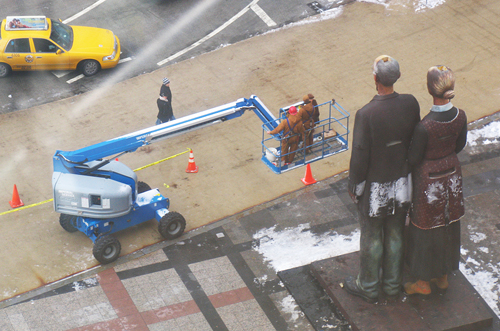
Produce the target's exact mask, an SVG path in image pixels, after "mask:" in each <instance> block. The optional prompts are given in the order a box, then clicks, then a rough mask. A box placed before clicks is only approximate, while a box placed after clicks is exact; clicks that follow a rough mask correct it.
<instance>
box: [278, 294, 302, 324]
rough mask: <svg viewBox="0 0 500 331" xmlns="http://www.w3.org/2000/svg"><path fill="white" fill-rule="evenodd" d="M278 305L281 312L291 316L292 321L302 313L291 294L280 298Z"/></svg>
mask: <svg viewBox="0 0 500 331" xmlns="http://www.w3.org/2000/svg"><path fill="white" fill-rule="evenodd" d="M280 305H281V308H282V311H283V312H285V313H288V314H290V315H291V316H292V317H291V320H292V321H296V320H297V319H298V318H299V317H301V316H303V315H304V313H303V312H302V310H301V309H300V308H299V306H298V305H297V303H296V302H295V299H294V298H293V297H292V296H291V295H288V296H286V297H284V298H283V300H281V302H280Z"/></svg>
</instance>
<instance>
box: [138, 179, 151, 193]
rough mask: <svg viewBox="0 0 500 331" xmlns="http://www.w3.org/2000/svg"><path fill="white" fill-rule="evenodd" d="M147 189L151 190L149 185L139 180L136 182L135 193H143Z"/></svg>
mask: <svg viewBox="0 0 500 331" xmlns="http://www.w3.org/2000/svg"><path fill="white" fill-rule="evenodd" d="M149 190H151V186H149V185H148V184H146V183H144V182H141V181H138V182H137V193H143V192H147V191H149Z"/></svg>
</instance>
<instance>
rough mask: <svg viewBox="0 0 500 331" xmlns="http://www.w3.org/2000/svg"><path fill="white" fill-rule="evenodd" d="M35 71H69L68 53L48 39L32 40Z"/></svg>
mask: <svg viewBox="0 0 500 331" xmlns="http://www.w3.org/2000/svg"><path fill="white" fill-rule="evenodd" d="M33 45H34V47H35V63H36V70H67V69H69V55H68V53H67V52H66V51H65V50H63V49H62V48H61V47H59V46H58V45H57V44H55V43H54V42H52V41H51V40H50V39H44V38H33Z"/></svg>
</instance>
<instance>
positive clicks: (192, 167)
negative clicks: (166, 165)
mask: <svg viewBox="0 0 500 331" xmlns="http://www.w3.org/2000/svg"><path fill="white" fill-rule="evenodd" d="M186 172H191V173H193V172H198V167H197V166H196V163H194V155H193V150H192V149H191V150H189V163H188V166H187V168H186Z"/></svg>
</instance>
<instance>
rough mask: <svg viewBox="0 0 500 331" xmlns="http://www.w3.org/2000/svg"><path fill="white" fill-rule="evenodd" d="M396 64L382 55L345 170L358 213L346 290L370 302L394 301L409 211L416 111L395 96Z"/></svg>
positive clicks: (404, 97) (411, 101) (410, 101)
mask: <svg viewBox="0 0 500 331" xmlns="http://www.w3.org/2000/svg"><path fill="white" fill-rule="evenodd" d="M400 75H401V74H400V70H399V64H398V62H397V61H396V60H395V59H394V58H392V57H390V56H388V55H382V56H379V57H377V59H375V63H374V65H373V76H374V79H375V86H376V89H377V92H378V94H377V95H376V96H375V97H374V98H373V99H372V100H371V101H370V102H369V103H368V104H367V105H365V106H364V107H363V108H361V109H360V110H358V111H357V113H356V117H355V121H354V130H353V140H352V154H351V160H350V165H349V187H348V189H349V193H350V195H351V197H352V198H353V200H354V202H355V203H357V206H358V210H359V222H360V228H361V238H360V266H359V274H358V275H357V277H353V276H350V277H347V278H346V279H345V281H344V289H345V290H347V291H348V292H349V293H351V294H353V295H356V296H359V297H361V298H363V299H364V300H365V301H367V302H370V303H374V302H376V301H377V300H378V298H379V294H381V291H382V292H384V293H385V295H386V297H390V298H394V297H395V296H397V295H398V293H400V291H401V284H402V269H403V251H404V249H403V232H404V226H405V220H406V215H407V212H408V209H409V207H410V201H411V198H410V195H411V175H410V170H409V165H408V161H407V156H408V148H409V147H410V142H411V137H412V135H413V130H414V129H415V126H416V125H417V123H418V122H419V121H420V107H419V105H418V102H417V100H416V99H415V97H414V96H412V95H410V94H399V93H397V92H395V91H394V87H393V84H394V83H395V82H396V81H397V80H398V79H399V77H400Z"/></svg>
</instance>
